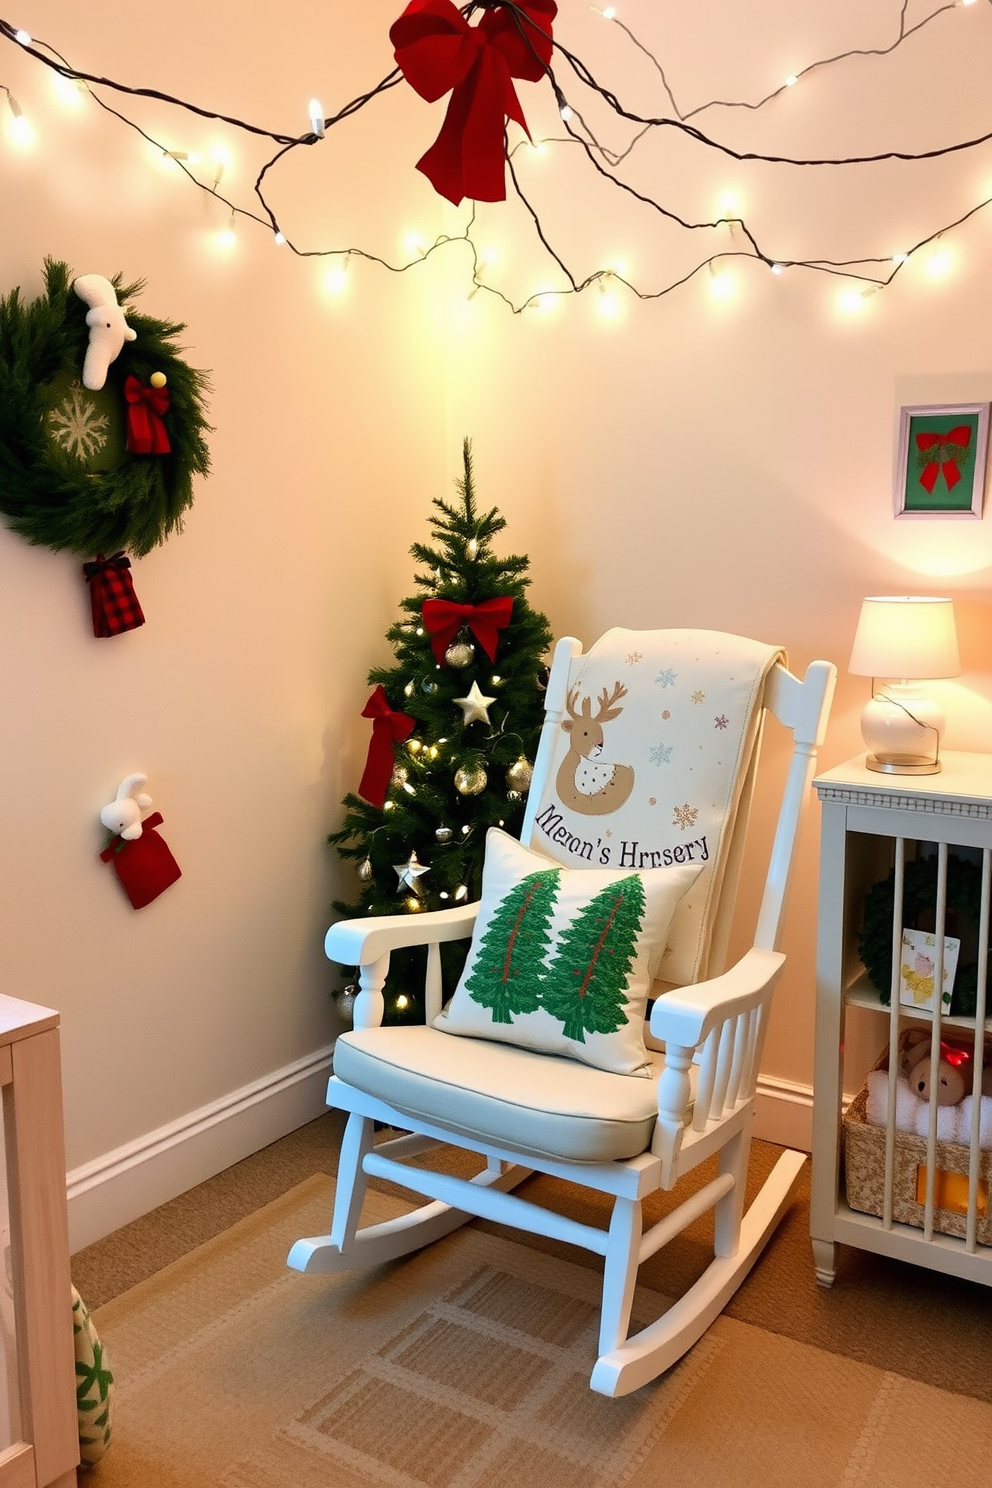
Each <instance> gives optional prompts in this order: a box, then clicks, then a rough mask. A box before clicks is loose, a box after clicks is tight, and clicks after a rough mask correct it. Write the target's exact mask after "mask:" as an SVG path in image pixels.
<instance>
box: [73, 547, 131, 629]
mask: <svg viewBox="0 0 992 1488" xmlns="http://www.w3.org/2000/svg"><path fill="white" fill-rule="evenodd" d="M130 570H131V560H130V558H127V557H125V555H124V553H115V554H114V556H113V557H112V558H104V556H103V554H102V553H98V554H97V556H96V561H95V562H94V563H84V564H83V573H84V574H85V575H86V582H87V583H88V584H89V586H90V608H91V609H92V611H93V634H94V635H95V636H113V635H120V634H121V632H122V631H125V630H136V629H137V628H138V626H139V625H144V623H145V617H144V615H143V614H142V612H141V606H140V604H139V603H138V596H137V595H136V594H135V592H134V581H133V579H132V578H131V572H130Z"/></svg>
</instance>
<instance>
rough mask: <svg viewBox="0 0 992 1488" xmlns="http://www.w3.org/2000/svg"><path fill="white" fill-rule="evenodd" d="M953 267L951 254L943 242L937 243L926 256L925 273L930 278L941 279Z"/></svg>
mask: <svg viewBox="0 0 992 1488" xmlns="http://www.w3.org/2000/svg"><path fill="white" fill-rule="evenodd" d="M953 267H954V257H953V254H952V253H951V250H950V249H949V248H948V247H947V246H946V244H944V243H940V244H938V245H937V246H936V247H935V248H934V250H933V252H932V253H931V254H930V255H929V257H928V258H927V273H928V274H929V276H930V278H931V279H943V278H944V277H945V276H946V275H947V274H949V273H950V272H951V269H952V268H953Z"/></svg>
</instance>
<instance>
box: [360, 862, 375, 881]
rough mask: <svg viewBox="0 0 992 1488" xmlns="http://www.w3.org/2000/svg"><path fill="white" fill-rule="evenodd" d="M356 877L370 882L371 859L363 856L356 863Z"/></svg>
mask: <svg viewBox="0 0 992 1488" xmlns="http://www.w3.org/2000/svg"><path fill="white" fill-rule="evenodd" d="M358 877H359V879H360V880H361V882H362V883H371V882H372V859H371V858H365V859H364V860H363V861H362V862H361V863H359V865H358Z"/></svg>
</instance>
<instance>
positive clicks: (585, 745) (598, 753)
mask: <svg viewBox="0 0 992 1488" xmlns="http://www.w3.org/2000/svg"><path fill="white" fill-rule="evenodd" d="M626 696H627V689H626V687H624V686H623V684H622V683H621V682H616V683H614V686H613V690H612V692H611V691H610V690H609V689H608V688H606V687H604V688H603V690H602V692H601V693H600V694H599V698H598V700H597V711H596V715H595V717H593V711H592V698H589V697H586V698H583V699H582V703H581V705H580V706H579V709H578V711H576V705H577V704H578V700H579V689H578V688H577V687H573V688H572V690H571V691H570V692H569V694H568V701H567V703H566V710H567V712H568V717H567V718H566V719H563V721H562V725H561V726H562V728H563V729H564V730H565V732H566V733H567V734H568V735H569V748H568V753H567V754H566V756H565V758H564V759H563V760H562V762H561V766H560V768H559V770H558V777H557V781H556V785H557V789H558V795H559V797H560V798H561V801H562V804H563V805H565V806H568V807H569V808H570V809H571V810H572V811H578V812H580V813H581V814H582V815H583V816H606V815H608V814H609V813H610V812H611V811H618V810H619V809H620V807H621V806H622V805H623V804H624V802H625V801H626V800H627V798H628V796H629V795H630V793H631V791H632V790H633V788H634V771H633V769H632V768H631V766H630V765H611V764H608V763H607V762H606V761H605V760H604V759H603V757H602V755H603V724H604V723H609V722H610V720H611V719H613V718H618V717H619V716H620V714H621V713H622V712H623V708H622V707H621V706H619V704H620V700H621V698H625V697H626Z"/></svg>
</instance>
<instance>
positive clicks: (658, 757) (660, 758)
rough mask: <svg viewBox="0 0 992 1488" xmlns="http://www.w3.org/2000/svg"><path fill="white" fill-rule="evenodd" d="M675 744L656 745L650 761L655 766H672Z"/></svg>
mask: <svg viewBox="0 0 992 1488" xmlns="http://www.w3.org/2000/svg"><path fill="white" fill-rule="evenodd" d="M674 747H675V746H674V744H655V745H654V746H653V747H652V749H651V750H650V752H649V756H648V757H649V759H650V760H651V763H652V764H653V765H670V764H671V763H672V750H673V749H674Z"/></svg>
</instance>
